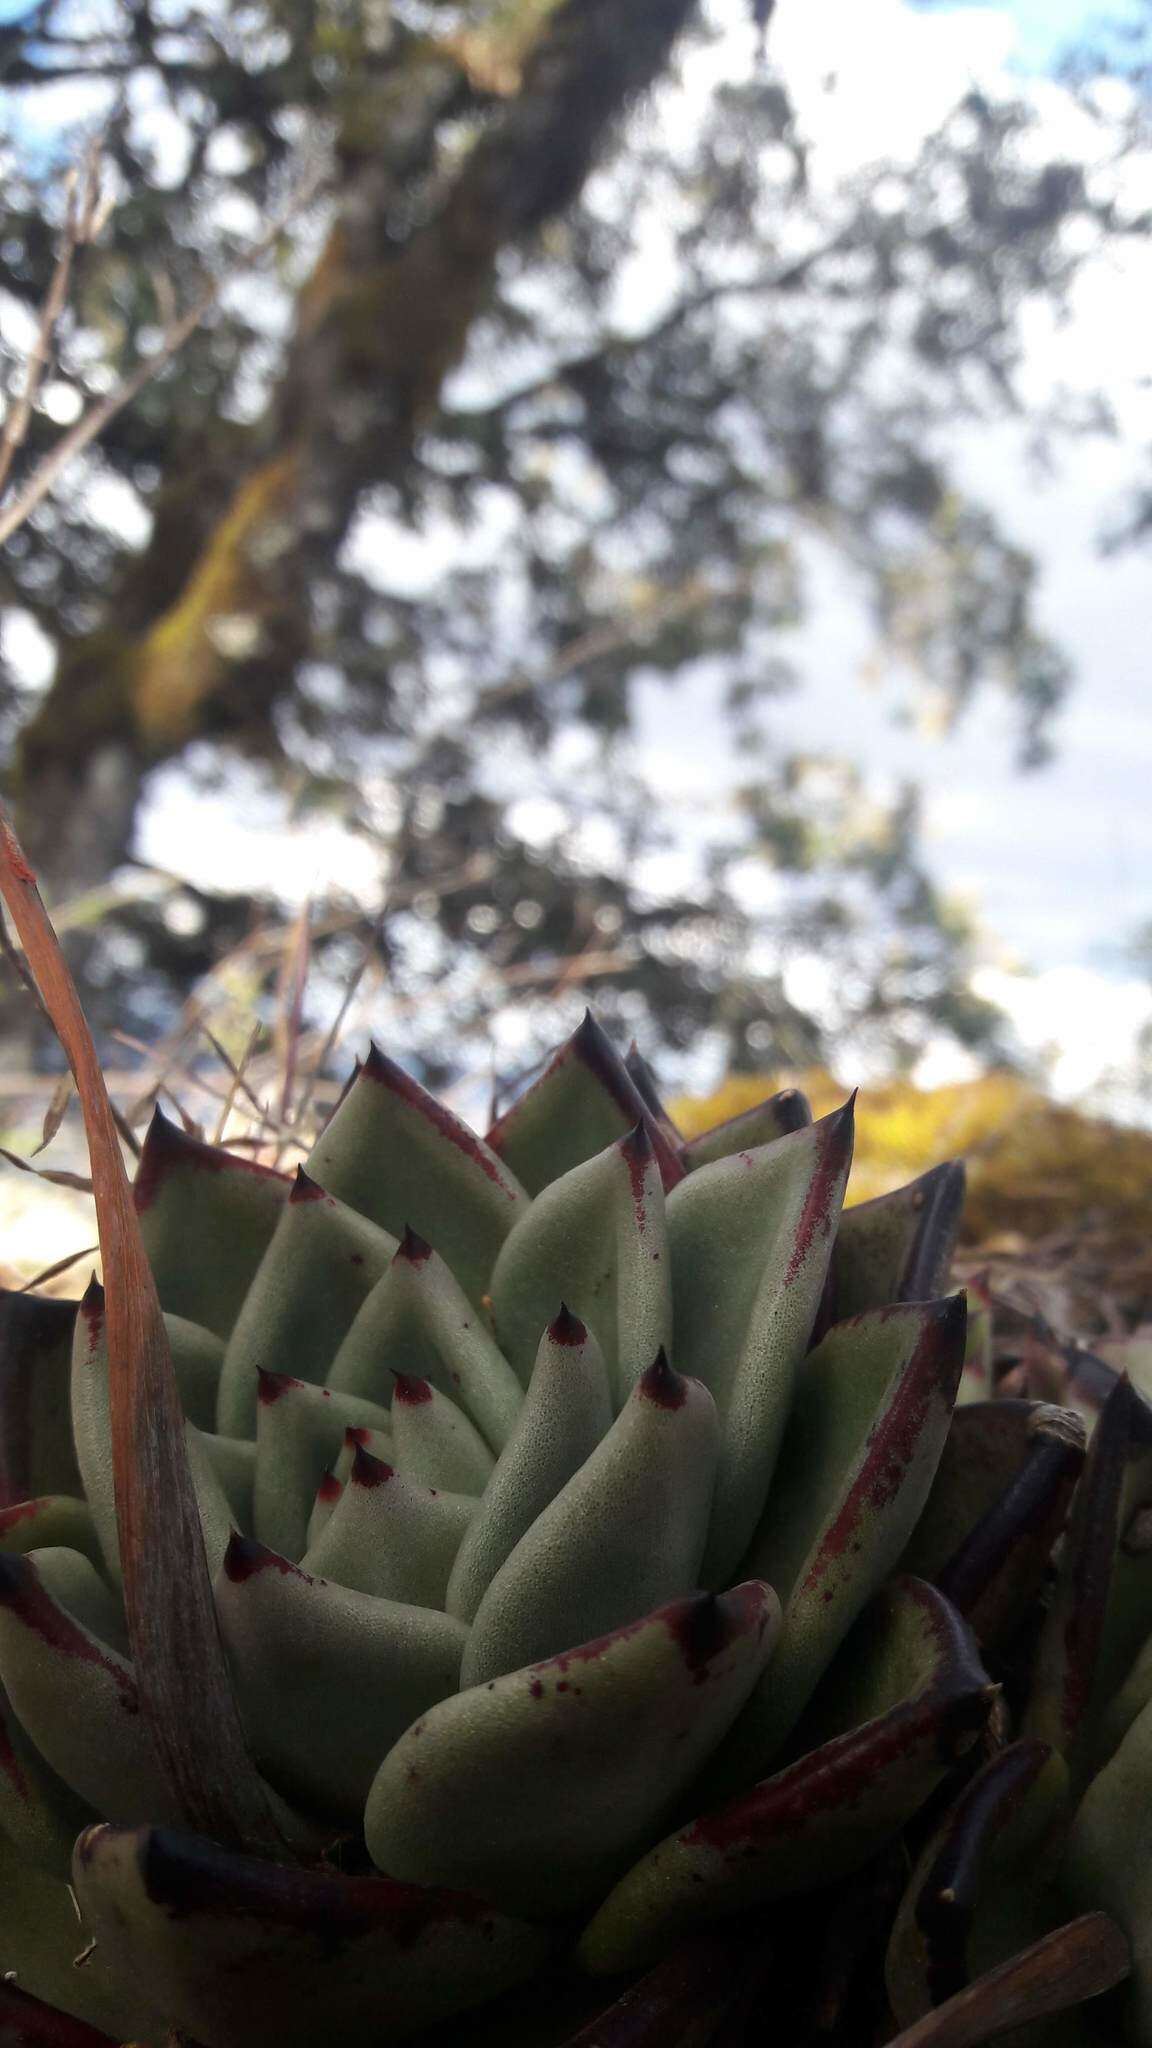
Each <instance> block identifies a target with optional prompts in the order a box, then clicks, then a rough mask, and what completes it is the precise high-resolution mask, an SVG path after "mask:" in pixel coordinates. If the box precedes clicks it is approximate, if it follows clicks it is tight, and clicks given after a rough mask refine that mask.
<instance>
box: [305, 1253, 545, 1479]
mask: <svg viewBox="0 0 1152 2048" xmlns="http://www.w3.org/2000/svg"><path fill="white" fill-rule="evenodd" d="M391 1373H406V1374H408V1375H409V1376H411V1377H414V1378H417V1379H426V1380H431V1382H432V1384H433V1386H435V1387H439V1389H440V1391H441V1393H443V1394H448V1395H449V1396H450V1397H451V1399H452V1400H453V1401H457V1402H459V1404H460V1406H461V1407H462V1408H463V1409H464V1411H465V1413H466V1414H467V1415H468V1416H469V1417H470V1418H471V1420H472V1421H473V1422H474V1423H475V1425H476V1427H477V1429H478V1430H479V1431H480V1433H481V1435H482V1436H483V1437H484V1439H485V1441H486V1442H487V1444H488V1445H489V1446H490V1448H491V1449H492V1450H493V1451H499V1450H500V1448H501V1446H502V1445H503V1444H505V1443H506V1442H507V1441H508V1437H509V1435H510V1434H511V1431H512V1428H513V1425H514V1424H515V1421H516V1417H517V1415H518V1414H519V1413H520V1407H521V1403H522V1402H523V1399H524V1390H523V1388H522V1387H521V1385H520V1381H519V1379H518V1378H517V1376H516V1374H515V1373H514V1372H513V1370H512V1367H511V1366H510V1365H509V1363H508V1361H507V1359H506V1358H505V1357H504V1355H503V1353H502V1352H501V1351H500V1349H499V1347H498V1346H497V1344H496V1343H495V1341H494V1339H493V1337H492V1333H491V1331H490V1330H489V1329H488V1326H487V1324H486V1323H485V1322H484V1321H483V1320H482V1319H481V1316H480V1314H479V1312H478V1311H477V1309H476V1308H475V1307H474V1306H473V1304H472V1302H470V1301H469V1299H468V1296H467V1295H466V1294H465V1293H464V1290H463V1289H462V1288H461V1287H460V1286H459V1284H458V1282H457V1281H456V1280H454V1279H453V1277H452V1274H451V1273H450V1272H449V1270H448V1267H447V1266H446V1265H445V1263H444V1260H443V1259H442V1258H441V1257H440V1255H439V1253H438V1252H434V1251H433V1249H432V1247H431V1245H429V1244H427V1243H425V1240H424V1239H423V1238H422V1237H418V1236H417V1235H416V1232H415V1231H414V1230H406V1231H405V1232H404V1235H403V1237H402V1238H401V1240H400V1244H399V1246H398V1248H397V1250H396V1252H395V1255H394V1257H393V1258H392V1259H391V1260H390V1262H389V1264H388V1267H387V1270H386V1271H385V1272H384V1273H383V1275H382V1277H381V1278H380V1280H379V1281H378V1282H377V1284H376V1286H375V1287H374V1288H373V1289H372V1292H371V1294H369V1295H368V1297H367V1299H366V1300H365V1302H364V1304H363V1306H362V1308H361V1309H360V1312H359V1314H358V1315H357V1317H356V1319H355V1321H354V1322H353V1324H352V1326H351V1328H350V1329H349V1330H348V1332H347V1335H346V1336H345V1338H344V1341H343V1343H342V1344H341V1345H340V1346H339V1348H338V1349H337V1350H336V1353H335V1357H334V1358H333V1359H332V1361H331V1370H330V1372H329V1373H328V1385H329V1386H330V1387H333V1388H338V1389H341V1390H342V1391H344V1392H347V1393H350V1394H361V1395H363V1396H365V1397H366V1398H367V1399H369V1400H378V1401H386V1400H387V1399H388V1396H389V1391H390V1379H389V1375H390V1374H391Z"/></svg>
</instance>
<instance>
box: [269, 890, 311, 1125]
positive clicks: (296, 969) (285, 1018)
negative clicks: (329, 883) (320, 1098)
mask: <svg viewBox="0 0 1152 2048" xmlns="http://www.w3.org/2000/svg"><path fill="white" fill-rule="evenodd" d="M311 955H312V905H311V904H310V903H305V905H304V907H303V909H302V910H301V912H300V915H299V917H298V918H297V920H296V927H295V930H294V931H293V932H292V934H291V935H290V938H289V943H288V946H287V948H286V950H285V954H284V960H283V964H282V966H281V970H280V991H279V993H280V1001H279V1003H278V1005H277V1029H276V1035H277V1038H278V1039H279V1042H280V1043H279V1048H278V1049H279V1052H280V1068H281V1074H282V1076H283V1079H282V1082H281V1087H280V1122H281V1124H286V1123H287V1122H288V1120H289V1113H290V1111H291V1107H292V1091H293V1089H294V1087H295V1085H296V1063H297V1058H298V1054H299V1049H300V1032H301V1029H302V1024H303V1015H304V990H305V988H306V986H307V982H308V963H309V960H310V959H311Z"/></svg>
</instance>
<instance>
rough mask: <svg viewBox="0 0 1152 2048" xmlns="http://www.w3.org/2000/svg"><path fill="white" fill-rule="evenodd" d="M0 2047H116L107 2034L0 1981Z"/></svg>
mask: <svg viewBox="0 0 1152 2048" xmlns="http://www.w3.org/2000/svg"><path fill="white" fill-rule="evenodd" d="M2 1961H3V1958H2V1956H0V1962H2ZM0 2048H116V2043H115V2042H114V2041H113V2039H112V2036H111V2034H102V2033H99V2032H98V2031H97V2029H96V2028H95V2027H90V2026H88V2024H87V2022H86V2021H84V2020H77V2019H73V2018H72V2017H71V2015H70V2014H69V2013H64V2012H59V2011H58V2010H57V2009H56V2007H55V2006H51V2005H44V2004H43V2003H42V2002H41V2000H40V1999H38V1998H32V1997H30V1996H29V1994H28V1992H26V1991H21V1990H20V1989H19V1987H18V1986H17V1985H16V1984H14V1983H13V1984H9V1983H7V1982H5V1981H4V1980H3V1979H0Z"/></svg>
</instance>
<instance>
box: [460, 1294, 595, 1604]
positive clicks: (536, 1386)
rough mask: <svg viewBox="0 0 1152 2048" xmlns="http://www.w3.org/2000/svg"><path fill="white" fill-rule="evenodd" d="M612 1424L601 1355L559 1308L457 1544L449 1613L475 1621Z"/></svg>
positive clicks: (592, 1340)
mask: <svg viewBox="0 0 1152 2048" xmlns="http://www.w3.org/2000/svg"><path fill="white" fill-rule="evenodd" d="M611 1423H612V1397H611V1391H610V1389H609V1385H608V1375H607V1372H606V1370H605V1366H604V1354H603V1352H602V1351H601V1349H600V1346H599V1345H598V1344H597V1342H596V1339H595V1337H593V1336H591V1335H590V1334H589V1332H588V1331H587V1330H586V1329H585V1327H584V1324H583V1323H582V1322H581V1321H580V1319H579V1317H578V1316H574V1315H572V1314H571V1313H570V1312H569V1310H568V1309H567V1308H565V1307H561V1310H560V1313H559V1315H558V1316H557V1317H556V1318H555V1320H554V1321H553V1322H551V1323H549V1325H548V1328H547V1330H546V1331H545V1333H544V1335H543V1337H542V1338H541V1340H540V1349H539V1351H538V1352H537V1354H536V1364H535V1366H534V1367H533V1370H532V1378H531V1380H530V1381H529V1383H528V1392H527V1395H526V1397H525V1400H524V1405H523V1407H522V1409H521V1411H520V1415H519V1418H518V1420H517V1423H516V1427H515V1429H514V1430H513V1432H512V1435H511V1436H510V1437H509V1439H508V1442H507V1443H506V1444H505V1446H504V1449H503V1450H502V1451H501V1453H500V1457H499V1459H498V1460H497V1464H496V1469H495V1471H494V1472H493V1474H492V1477H491V1478H490V1480H489V1481H488V1484H487V1486H486V1487H485V1489H484V1495H483V1498H482V1500H481V1501H480V1502H479V1505H478V1507H477V1510H476V1514H475V1517H474V1519H473V1521H472V1523H471V1526H470V1527H469V1529H468V1530H467V1532H466V1533H465V1536H464V1540H463V1542H462V1544H461V1546H460V1552H459V1555H458V1557H457V1559H456V1563H455V1566H454V1568H453V1572H452V1578H451V1580H450V1583H449V1588H448V1602H447V1604H448V1612H449V1613H450V1614H456V1615H458V1616H459V1617H460V1619H461V1621H472V1620H473V1619H474V1617H475V1614H476V1609H477V1607H478V1606H479V1604H480V1601H481V1598H482V1596H483V1594H484V1593H485V1592H486V1590H487V1588H488V1587H489V1585H490V1584H491V1582H492V1580H493V1578H494V1576H495V1574H496V1573H497V1572H498V1571H499V1569H500V1566H501V1565H502V1564H503V1563H504V1562H505V1560H506V1558H508V1557H509V1556H511V1553H512V1551H513V1550H514V1549H515V1547H516V1545H517V1544H518V1543H519V1541H520V1538H521V1537H522V1536H524V1535H526V1534H527V1532H528V1530H529V1529H530V1528H531V1526H532V1524H533V1522H534V1521H535V1520H536V1518H537V1516H538V1515H541V1514H543V1512H544V1510H545V1508H547V1507H548V1506H549V1504H550V1503H551V1502H552V1501H553V1500H554V1499H555V1498H556V1495H557V1494H558V1493H560V1492H561V1490H562V1489H563V1488H564V1487H565V1486H567V1484H568V1481H569V1480H570V1479H571V1478H572V1476H573V1474H574V1473H576V1472H578V1471H579V1469H580V1467H581V1465H582V1464H583V1463H584V1461H585V1459H586V1458H589V1457H591V1455H592V1452H593V1451H594V1450H595V1448H596V1446H597V1444H598V1443H599V1442H600V1439H601V1437H603V1436H604V1435H606V1433H607V1431H608V1429H609V1428H610V1427H611Z"/></svg>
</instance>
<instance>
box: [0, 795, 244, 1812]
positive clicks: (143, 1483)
mask: <svg viewBox="0 0 1152 2048" xmlns="http://www.w3.org/2000/svg"><path fill="white" fill-rule="evenodd" d="M0 889H2V891H3V894H4V897H5V899H6V901H7V904H8V908H9V911H10V912H11V915H12V919H13V922H14V923H15V925H16V929H17V932H18V934H19V936H20V940H21V943H22V944H23V947H24V951H25V955H26V957H27V960H28V965H29V967H30V968H31V970H32V972H33V974H34V975H35V977H36V980H37V983H38V984H39V988H40V993H41V995H42V997H43V999H44V1003H45V1006H46V1008H47V1010H48V1012H49V1014H50V1015H51V1017H52V1021H53V1023H54V1025H55V1027H56V1031H57V1033H58V1035H59V1038H60V1042H61V1044H62V1045H63V1047H64V1051H65V1053H66V1055H67V1058H68V1064H69V1066H70V1067H71V1069H72V1072H73V1074H74V1076H75V1080H76V1089H77V1093H78V1095H79V1097H80V1106H81V1109H82V1111H83V1114H84V1125H85V1130H86V1132H87V1137H88V1150H89V1156H90V1161H91V1168H92V1190H93V1194H94V1196H95V1201H96V1220H97V1227H98V1230H99V1233H100V1249H101V1252H102V1254H103V1260H104V1278H105V1285H106V1290H107V1329H108V1357H109V1381H110V1392H111V1405H112V1456H113V1465H114V1470H115V1480H116V1509H117V1517H118V1520H119V1527H120V1549H121V1557H122V1561H123V1568H124V1604H125V1610H126V1614H127V1620H128V1634H129V1640H130V1643H131V1648H132V1657H133V1662H134V1664H135V1668H136V1677H137V1681H138V1683H139V1687H140V1697H141V1704H142V1707H143V1709H144V1712H145V1714H146V1715H147V1718H148V1722H149V1726H150V1729H151V1733H152V1736H153V1739H154V1741H155V1744H156V1749H157V1754H158V1756H159V1759H160V1762H161V1765H162V1768H163V1770H164V1772H165V1774H166V1776H167V1778H168V1780H169V1783H170V1784H171V1786H172V1790H173V1795H174V1802H175V1804H176V1807H177V1810H178V1811H179V1812H180V1813H181V1815H182V1816H183V1818H184V1821H185V1823H186V1825H187V1826H188V1827H189V1828H192V1829H194V1830H196V1831H197V1832H198V1833H200V1834H205V1835H209V1836H214V1837H215V1838H216V1839H217V1840H218V1841H222V1842H225V1843H229V1844H236V1845H243V1846H247V1847H249V1848H253V1849H260V1848H263V1849H265V1850H269V1851H280V1852H282V1850H283V1844H282V1842H281V1841H280V1838H279V1835H278V1833H277V1830H276V1828H275V1826H274V1823H273V1821H272V1817H271V1813H270V1811H269V1808H268V1804H267V1801H266V1798H265V1795H264V1788H263V1786H262V1784H261V1781H260V1779H259V1777H258V1775H257V1773H256V1770H255V1767H254V1765H253V1763H252V1759H251V1756H250V1754H249V1751H248V1747H247V1743H246V1742H245V1739H244V1733H243V1729H242V1727H241V1723H240V1716H239V1713H238V1710H237V1707H236V1701H235V1697H234V1695H233V1692H232V1683H231V1678H230V1676H229V1672H228V1667H227V1664H226V1662H225V1658H224V1649H223V1645H222V1643H221V1640H220V1635H219V1631H218V1628H217V1623H216V1611H215V1608H214V1606H213V1602H212V1589H211V1586H210V1583H209V1579H208V1569H207V1565H206V1563H205V1558H204V1540H203V1535H202V1533H201V1528H200V1516H199V1513H198V1510H197V1506H196V1497H195V1494H194V1492H193V1489H192V1479H191V1474H190V1473H189V1469H188V1455H187V1451H186V1448H185V1436H184V1419H183V1415H182V1413H181V1408H180V1400H179V1395H178V1393H177V1388H176V1378H175V1374H174V1373H173V1370H172V1355H171V1352H170V1350H169V1346H168V1338H167V1333H166V1331H165V1328H164V1322H163V1318H162V1316H161V1313H160V1302H159V1299H158V1297H157V1294H156V1286H155V1282H154V1281H153V1278H152V1272H151V1268H150V1267H149V1264H148V1259H147V1255H146V1253H145V1250H144V1244H143V1240H142V1238H141V1235H140V1227H139V1223H138V1221H137V1217H136V1211H135V1208H134V1207H133V1202H132V1191H131V1189H130V1187H129V1184H128V1177H127V1175H126V1173H125V1171H124V1161H123V1157H122V1154H121V1151H120V1144H119V1139H118V1136H117V1131H116V1124H115V1120H114V1118H113V1115H112V1108H111V1104H110V1103H109V1100H108V1091H107V1089H106V1088H105V1085H104V1076H103V1074H102V1073H101V1070H100V1062H99V1060H98V1058H97V1055H96V1048H95V1045H94V1044H93V1042H92V1034H91V1032H90V1031H89V1029H88V1024H87V1020H86V1018H85V1016H84V1012H83V1010H82V1008H81V1005H80V999H79V997H78V995H77V993H76V987H75V984H74V982H73V980H72V976H71V974H70V973H69V971H68V967H67V965H66V963H65V960H64V956H63V954H62V952H61V950H60V943H59V940H58V939H57V937H56V934H55V932H54V930H53V928H52V924H51V922H50V920H49V917H48V914H47V912H46V910H45V908H44V905H43V903H42V902H41V899H40V892H39V890H38V888H37V886H36V877H35V875H34V874H33V872H32V870H31V868H30V867H29V866H28V863H27V861H26V860H25V858H24V854H23V852H22V850H21V848H20V844H19V842H18V840H17V839H16V836H15V834H14V832H13V831H12V829H11V826H10V825H9V823H8V821H7V818H6V817H5V816H4V815H3V813H2V812H0Z"/></svg>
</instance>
